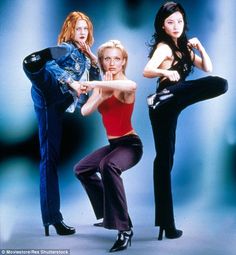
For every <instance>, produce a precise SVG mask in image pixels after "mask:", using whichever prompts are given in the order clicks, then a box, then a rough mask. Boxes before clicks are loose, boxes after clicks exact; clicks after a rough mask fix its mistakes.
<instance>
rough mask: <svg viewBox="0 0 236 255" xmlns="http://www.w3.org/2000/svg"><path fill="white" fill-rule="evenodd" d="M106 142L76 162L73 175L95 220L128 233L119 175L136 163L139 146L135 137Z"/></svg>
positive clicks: (128, 225)
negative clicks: (87, 198)
mask: <svg viewBox="0 0 236 255" xmlns="http://www.w3.org/2000/svg"><path fill="white" fill-rule="evenodd" d="M109 142H110V145H107V146H104V147H102V148H100V149H98V150H96V151H95V152H93V153H91V154H90V155H88V156H87V157H85V158H83V159H82V160H80V161H79V163H78V164H77V165H76V166H75V174H76V176H77V178H78V179H79V180H80V181H81V183H82V185H83V186H84V188H85V190H86V192H87V194H88V196H89V199H90V202H91V204H92V206H93V209H94V212H95V215H96V217H97V219H100V218H103V225H104V227H105V228H108V229H118V230H128V229H130V228H131V227H132V223H131V220H130V218H129V214H128V208H127V202H126V196H125V190H124V185H123V181H122V178H121V174H122V172H123V171H125V170H127V169H129V168H131V167H133V166H134V165H135V164H137V163H138V162H139V160H140V159H141V156H142V143H141V140H140V139H139V137H138V136H137V135H127V136H123V137H120V138H116V139H111V140H109ZM97 172H99V173H100V174H101V178H100V177H99V176H98V175H97Z"/></svg>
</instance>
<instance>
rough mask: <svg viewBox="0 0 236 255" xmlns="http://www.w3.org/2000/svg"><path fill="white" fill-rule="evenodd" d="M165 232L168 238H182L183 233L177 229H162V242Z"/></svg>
mask: <svg viewBox="0 0 236 255" xmlns="http://www.w3.org/2000/svg"><path fill="white" fill-rule="evenodd" d="M164 231H165V236H166V238H169V239H175V238H179V237H181V236H182V234H183V231H182V230H179V229H176V228H175V227H169V228H163V227H160V230H159V236H158V240H162V236H163V232H164Z"/></svg>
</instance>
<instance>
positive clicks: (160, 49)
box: [143, 11, 212, 81]
mask: <svg viewBox="0 0 236 255" xmlns="http://www.w3.org/2000/svg"><path fill="white" fill-rule="evenodd" d="M162 28H163V29H164V30H165V33H166V34H168V35H169V36H170V37H171V39H172V40H173V41H174V42H175V44H176V46H178V45H177V39H178V38H179V37H180V36H181V34H182V33H183V29H184V19H183V15H182V14H181V13H180V12H178V11H177V12H174V13H173V14H171V15H170V16H169V17H167V18H166V19H165V21H164V24H163V27H162ZM188 42H189V44H190V45H191V46H192V47H193V48H194V49H196V50H197V51H198V52H199V55H197V54H195V53H192V58H193V59H194V62H193V64H194V65H195V66H196V67H197V68H199V69H201V70H203V71H205V72H211V71H212V63H211V59H210V57H209V56H208V54H207V52H206V50H205V49H204V47H203V46H202V44H201V42H200V41H199V40H198V38H196V37H194V38H192V39H190V40H189V41H188ZM177 54H178V53H177ZM173 60H174V57H173V52H172V50H171V48H170V47H169V46H168V45H167V44H165V43H159V44H158V45H157V48H156V50H155V52H154V54H153V56H152V57H151V59H150V60H149V61H148V63H147V65H146V66H145V68H144V71H143V75H144V77H147V78H155V77H163V78H164V79H169V80H170V81H178V80H179V79H180V75H179V73H178V72H177V71H173V70H168V69H169V68H170V67H171V65H172V62H173Z"/></svg>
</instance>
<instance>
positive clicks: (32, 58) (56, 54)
mask: <svg viewBox="0 0 236 255" xmlns="http://www.w3.org/2000/svg"><path fill="white" fill-rule="evenodd" d="M66 53H67V50H66V48H64V47H59V46H55V47H50V48H46V49H43V50H41V51H37V52H34V53H32V54H30V55H29V56H27V57H26V58H25V59H24V61H23V65H24V67H25V68H26V69H27V70H29V71H30V72H37V71H39V70H40V69H41V68H42V67H43V66H44V65H45V64H46V62H47V61H49V60H52V59H55V60H56V59H58V58H60V57H62V56H65V55H66Z"/></svg>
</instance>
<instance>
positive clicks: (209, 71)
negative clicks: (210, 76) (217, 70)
mask: <svg viewBox="0 0 236 255" xmlns="http://www.w3.org/2000/svg"><path fill="white" fill-rule="evenodd" d="M212 71H213V67H212V66H209V67H207V68H205V72H207V73H211V72H212Z"/></svg>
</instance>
